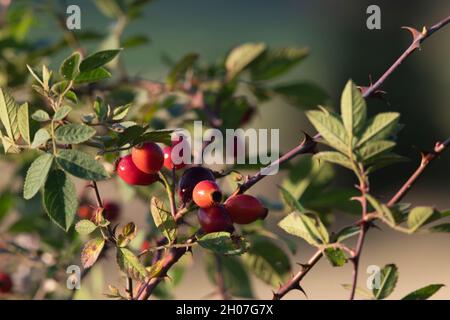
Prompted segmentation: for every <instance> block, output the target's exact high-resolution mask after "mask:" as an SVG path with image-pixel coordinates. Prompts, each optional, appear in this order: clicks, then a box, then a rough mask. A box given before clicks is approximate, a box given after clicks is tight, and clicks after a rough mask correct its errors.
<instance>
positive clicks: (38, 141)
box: [31, 128, 51, 149]
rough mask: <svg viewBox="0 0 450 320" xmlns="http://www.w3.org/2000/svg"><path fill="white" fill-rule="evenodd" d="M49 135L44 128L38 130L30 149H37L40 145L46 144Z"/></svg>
mask: <svg viewBox="0 0 450 320" xmlns="http://www.w3.org/2000/svg"><path fill="white" fill-rule="evenodd" d="M50 138H51V137H50V134H49V133H48V131H47V130H46V129H44V128H41V129H39V130H38V131H37V132H36V133H35V134H34V139H33V143H32V144H31V148H33V149H35V148H39V147H40V146H41V145H43V144H46V143H47V141H48V140H49V139H50Z"/></svg>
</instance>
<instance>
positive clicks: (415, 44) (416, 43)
mask: <svg viewBox="0 0 450 320" xmlns="http://www.w3.org/2000/svg"><path fill="white" fill-rule="evenodd" d="M449 22H450V16H448V17H446V18H444V19H443V20H441V21H439V22H438V23H436V24H435V25H433V26H432V27H430V28H428V30H426V29H424V30H426V31H425V32H421V33H420V32H417V33H414V32H413V31H411V32H413V36H414V38H413V41H412V43H411V45H410V46H409V47H408V48H407V49H406V50H405V52H403V54H402V55H401V56H400V57H399V58H398V59H397V60H396V61H395V62H394V64H393V65H392V66H391V67H390V68H389V69H387V70H386V72H385V73H384V74H383V75H382V76H381V77H380V78H379V79H378V80H377V81H376V82H375V83H374V84H372V85H370V86H369V87H368V88H365V89H364V90H363V96H364V98H367V97H370V96H371V95H372V94H374V93H375V92H376V91H377V90H378V89H379V88H380V87H381V85H382V84H383V83H384V81H385V80H386V79H387V78H388V77H389V76H390V75H391V74H392V73H393V72H394V71H395V69H397V68H398V67H399V66H400V64H402V63H403V61H405V60H406V58H408V57H409V56H410V55H411V54H412V53H413V52H414V51H416V50H417V49H419V48H420V44H421V43H422V42H423V41H425V39H427V38H429V37H430V36H431V35H432V34H433V33H435V32H436V31H438V30H439V29H441V28H443V27H445V26H446V25H447V24H448V23H449ZM410 30H413V29H410Z"/></svg>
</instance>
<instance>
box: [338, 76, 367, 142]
mask: <svg viewBox="0 0 450 320" xmlns="http://www.w3.org/2000/svg"><path fill="white" fill-rule="evenodd" d="M341 114H342V121H343V123H344V127H345V129H346V130H347V133H348V135H349V139H350V140H349V143H351V141H352V140H353V137H354V136H355V135H357V134H358V133H359V131H360V130H361V129H362V128H363V126H364V124H365V122H366V116H367V108H366V101H365V100H364V98H363V96H362V94H361V91H360V90H359V89H358V87H357V86H356V85H355V84H354V83H353V81H351V80H349V81H348V82H347V84H346V85H345V88H344V91H343V92H342V97H341Z"/></svg>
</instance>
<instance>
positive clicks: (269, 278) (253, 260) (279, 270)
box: [242, 238, 291, 286]
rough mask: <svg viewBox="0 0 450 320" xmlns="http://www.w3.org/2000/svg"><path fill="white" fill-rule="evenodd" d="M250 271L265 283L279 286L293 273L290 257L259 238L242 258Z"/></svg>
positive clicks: (272, 244)
mask: <svg viewBox="0 0 450 320" xmlns="http://www.w3.org/2000/svg"><path fill="white" fill-rule="evenodd" d="M242 260H243V262H244V264H245V265H246V266H247V268H248V270H249V271H250V272H252V273H253V274H254V275H255V276H256V277H257V278H259V279H261V280H262V281H264V282H265V283H267V284H269V285H272V286H278V285H279V284H280V283H283V281H284V280H285V278H286V277H287V276H288V275H289V273H290V272H291V263H290V260H289V257H288V256H287V255H286V253H284V251H283V250H282V249H281V248H280V247H278V246H277V245H276V244H274V243H273V242H272V241H269V240H267V239H260V238H258V240H257V241H254V242H253V243H252V245H251V246H250V248H249V250H248V252H247V253H245V254H244V255H243V256H242Z"/></svg>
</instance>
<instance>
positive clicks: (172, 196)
mask: <svg viewBox="0 0 450 320" xmlns="http://www.w3.org/2000/svg"><path fill="white" fill-rule="evenodd" d="M159 177H160V178H161V180H162V182H163V183H164V186H165V188H166V192H167V197H168V198H169V203H170V212H171V214H172V217H173V218H174V219H175V217H176V215H177V205H176V203H175V193H174V192H173V190H172V186H171V185H170V183H169V181H168V180H167V178H166V176H165V175H164V174H163V173H162V172H160V173H159Z"/></svg>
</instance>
